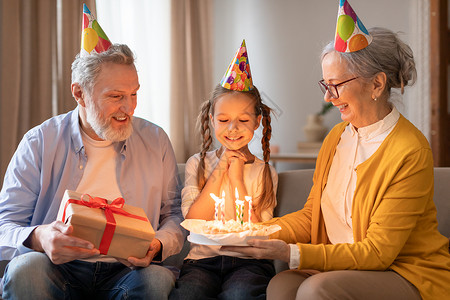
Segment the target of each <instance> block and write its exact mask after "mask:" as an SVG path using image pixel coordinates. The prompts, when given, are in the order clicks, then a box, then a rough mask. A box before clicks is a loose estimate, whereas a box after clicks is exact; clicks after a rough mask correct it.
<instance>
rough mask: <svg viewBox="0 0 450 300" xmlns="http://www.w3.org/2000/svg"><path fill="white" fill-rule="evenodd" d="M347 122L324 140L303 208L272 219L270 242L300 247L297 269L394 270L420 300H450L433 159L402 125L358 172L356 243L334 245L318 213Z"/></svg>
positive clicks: (449, 258)
mask: <svg viewBox="0 0 450 300" xmlns="http://www.w3.org/2000/svg"><path fill="white" fill-rule="evenodd" d="M347 125H348V123H347V122H343V123H340V124H338V125H336V126H335V127H334V128H333V130H332V131H331V132H330V134H329V135H328V136H327V137H326V139H325V141H324V143H323V145H322V148H321V150H320V153H319V157H318V159H317V164H316V170H315V172H314V178H313V180H314V185H313V187H312V189H311V192H310V194H309V197H308V200H307V202H306V204H305V206H304V208H303V209H301V210H299V211H297V212H294V213H291V214H288V215H285V216H283V217H281V218H274V219H273V220H271V221H269V222H266V223H270V224H272V223H274V224H278V225H280V226H281V227H282V230H281V231H279V232H278V233H275V234H274V235H272V236H271V238H278V239H282V240H284V241H286V242H287V243H297V246H298V248H299V251H300V266H299V269H316V270H320V271H330V270H344V269H354V270H393V271H395V272H397V273H398V274H400V275H401V276H403V277H404V278H406V279H407V280H408V281H409V282H411V283H412V284H413V285H414V286H416V287H417V289H418V290H419V291H420V294H421V296H422V298H423V299H450V255H449V252H448V243H449V240H448V239H447V238H446V237H444V236H442V235H441V234H440V233H439V232H438V230H437V220H436V207H435V205H434V202H433V159H432V153H431V149H430V147H429V145H428V142H427V140H426V139H425V137H424V136H423V135H422V133H421V132H420V131H419V130H418V129H417V128H416V127H414V125H412V124H411V123H410V122H409V121H408V120H407V119H406V118H404V117H403V116H400V119H399V121H398V123H397V125H396V126H395V128H394V129H393V130H392V132H391V133H390V134H389V135H388V136H387V137H386V139H385V140H384V141H383V143H382V144H381V146H380V147H379V148H378V150H377V151H376V152H375V153H374V154H373V155H372V156H371V157H370V158H369V159H367V160H366V161H365V162H363V163H362V164H360V165H359V166H358V167H357V170H356V173H357V183H356V189H355V193H354V196H353V205H352V217H353V219H352V224H353V237H354V241H355V242H354V243H353V244H336V245H332V244H330V242H329V240H328V237H327V232H326V228H325V223H324V219H323V215H322V212H321V208H320V200H321V196H322V191H323V189H324V187H325V185H326V183H327V178H328V173H329V170H330V167H331V162H332V160H333V157H334V154H335V151H336V146H337V144H338V143H339V140H340V136H341V134H342V132H343V131H344V129H345V127H346V126H347Z"/></svg>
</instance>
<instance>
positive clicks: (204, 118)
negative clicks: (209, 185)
mask: <svg viewBox="0 0 450 300" xmlns="http://www.w3.org/2000/svg"><path fill="white" fill-rule="evenodd" d="M210 108H211V101H209V100H208V101H205V102H204V103H203V104H202V107H201V114H200V116H199V123H200V132H201V135H202V137H203V140H202V150H201V151H200V162H199V166H198V171H197V178H198V188H199V189H200V190H201V189H203V187H204V186H205V184H206V178H205V156H206V152H207V151H208V150H209V148H210V147H211V144H212V137H211V128H210V127H209V111H210Z"/></svg>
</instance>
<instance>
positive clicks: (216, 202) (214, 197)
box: [209, 193, 221, 221]
mask: <svg viewBox="0 0 450 300" xmlns="http://www.w3.org/2000/svg"><path fill="white" fill-rule="evenodd" d="M209 195H210V196H211V198H213V200H214V220H216V221H217V219H218V211H219V204H220V201H221V199H220V198H219V197H217V196H216V195H214V193H210V194H209Z"/></svg>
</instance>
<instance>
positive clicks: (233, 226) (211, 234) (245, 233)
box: [181, 219, 281, 246]
mask: <svg viewBox="0 0 450 300" xmlns="http://www.w3.org/2000/svg"><path fill="white" fill-rule="evenodd" d="M181 226H183V227H184V228H186V229H187V230H189V231H190V235H189V236H188V240H189V241H190V242H192V243H195V244H202V245H235V246H247V245H248V244H247V241H248V240H250V239H268V238H269V235H271V234H272V233H274V232H277V231H278V230H280V229H281V227H280V226H278V225H263V224H259V223H258V224H255V223H248V222H243V223H242V224H241V222H238V221H236V220H228V221H226V222H222V221H219V220H216V221H205V220H198V219H186V220H184V221H183V222H181Z"/></svg>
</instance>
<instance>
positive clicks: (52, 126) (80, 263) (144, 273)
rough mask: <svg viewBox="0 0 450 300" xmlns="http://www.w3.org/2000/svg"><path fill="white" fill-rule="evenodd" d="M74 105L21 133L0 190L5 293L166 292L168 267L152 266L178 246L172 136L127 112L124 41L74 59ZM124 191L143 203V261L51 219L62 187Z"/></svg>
mask: <svg viewBox="0 0 450 300" xmlns="http://www.w3.org/2000/svg"><path fill="white" fill-rule="evenodd" d="M71 88H72V94H73V97H74V98H75V100H76V101H77V103H78V105H77V108H76V109H75V110H73V111H71V112H69V113H67V114H64V115H59V116H56V117H53V118H51V119H49V120H47V121H45V122H44V123H42V124H41V125H39V126H37V127H35V128H33V129H31V130H30V131H29V132H28V133H27V134H26V135H25V136H24V138H23V139H22V141H21V143H20V145H19V146H18V148H17V151H16V153H15V154H14V156H13V158H12V160H11V163H10V164H9V167H8V170H7V172H6V175H5V179H4V183H3V187H2V190H1V193H0V260H5V259H12V260H11V262H10V263H9V265H8V267H7V269H6V272H5V275H4V278H3V283H4V287H3V288H4V292H3V297H4V298H5V299H68V298H69V295H70V299H86V298H96V299H123V298H127V299H133V298H138V299H146V298H152V299H164V298H166V297H167V295H168V294H169V293H170V290H171V288H172V287H173V285H174V280H175V278H174V276H173V274H172V272H171V271H170V270H168V269H166V268H165V267H163V266H161V265H158V264H157V263H155V261H161V260H163V259H165V258H166V257H168V256H170V255H173V254H176V253H178V252H179V251H180V249H181V247H182V244H183V240H184V237H185V236H184V231H183V229H182V228H181V227H180V225H179V223H180V222H181V220H182V216H181V210H180V193H179V191H180V182H179V178H178V175H177V166H176V161H175V156H174V152H173V149H172V146H171V143H170V141H169V139H168V137H167V135H166V133H165V132H164V131H163V130H162V129H161V128H160V127H158V126H156V125H154V124H152V123H150V122H148V121H145V120H143V119H140V118H136V117H133V113H134V109H135V108H136V101H137V91H138V89H139V81H138V75H137V72H136V68H135V65H134V57H133V54H132V52H131V51H130V49H129V48H128V47H127V46H126V45H117V44H114V45H111V46H110V47H109V49H108V50H106V51H104V52H100V53H93V54H91V55H87V56H83V55H77V57H76V59H75V61H74V62H73V64H72V85H71ZM66 189H67V190H76V191H79V192H82V193H88V194H92V195H95V196H100V197H103V198H107V199H115V198H117V197H123V198H124V199H125V201H126V204H129V205H132V206H138V207H141V208H143V209H144V211H145V212H146V214H147V216H148V219H149V220H150V222H151V224H152V226H153V228H154V229H155V231H156V235H155V239H153V241H152V242H151V245H150V247H149V249H148V253H147V255H146V256H145V257H144V258H135V257H130V258H128V260H123V261H121V262H118V261H117V260H116V259H114V258H112V257H108V256H104V255H99V250H98V249H96V248H94V246H93V244H92V243H90V242H88V241H86V240H82V239H79V238H76V237H73V236H71V233H72V231H73V227H72V226H69V225H66V224H64V223H62V222H61V221H56V216H57V212H58V208H59V206H60V202H61V199H62V197H63V194H64V191H65V190H66Z"/></svg>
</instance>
